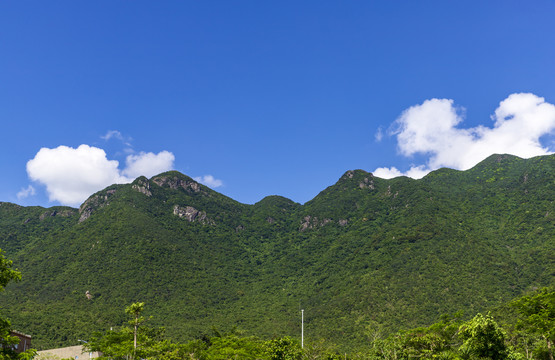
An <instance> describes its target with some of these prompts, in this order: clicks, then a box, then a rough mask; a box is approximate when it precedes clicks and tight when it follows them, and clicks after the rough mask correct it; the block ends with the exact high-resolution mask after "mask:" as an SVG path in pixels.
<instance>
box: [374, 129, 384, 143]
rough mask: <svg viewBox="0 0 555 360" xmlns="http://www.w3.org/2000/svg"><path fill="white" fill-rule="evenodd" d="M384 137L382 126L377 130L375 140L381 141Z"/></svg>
mask: <svg viewBox="0 0 555 360" xmlns="http://www.w3.org/2000/svg"><path fill="white" fill-rule="evenodd" d="M382 139H383V129H382V127H381V126H380V127H379V128H378V130H377V131H376V133H375V134H374V140H376V142H380V141H382Z"/></svg>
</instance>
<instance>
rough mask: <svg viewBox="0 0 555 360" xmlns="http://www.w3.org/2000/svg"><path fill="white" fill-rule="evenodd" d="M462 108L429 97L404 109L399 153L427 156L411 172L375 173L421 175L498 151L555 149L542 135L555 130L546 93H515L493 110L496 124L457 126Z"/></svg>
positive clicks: (526, 153) (525, 153)
mask: <svg viewBox="0 0 555 360" xmlns="http://www.w3.org/2000/svg"><path fill="white" fill-rule="evenodd" d="M463 113H464V109H462V108H457V107H455V106H454V105H453V100H448V99H431V100H426V101H424V102H423V103H422V104H421V105H415V106H412V107H410V108H409V109H407V110H405V111H404V112H403V113H402V114H401V116H400V117H399V118H398V119H397V120H396V121H395V123H394V126H393V129H394V130H393V131H392V134H393V135H396V137H397V145H398V149H399V152H400V154H402V155H404V156H407V157H410V156H412V155H415V154H423V155H426V156H428V160H427V162H426V164H422V165H417V166H413V167H412V168H411V169H409V170H408V171H406V172H401V171H400V170H398V169H396V168H394V167H393V168H378V169H376V170H375V172H374V173H375V174H376V176H379V177H383V178H392V177H396V176H400V175H406V176H410V177H413V178H421V177H423V176H424V175H426V174H427V173H428V172H430V171H432V170H436V169H438V168H440V167H449V168H453V169H458V170H467V169H469V168H471V167H472V166H474V165H476V164H477V163H478V162H480V161H482V160H483V159H485V158H486V157H488V156H489V155H491V154H494V153H507V154H512V155H516V156H519V157H523V158H529V157H532V156H539V155H547V154H550V153H552V151H551V150H550V149H549V148H548V147H545V146H543V145H542V144H541V141H540V139H541V138H542V137H543V136H546V135H550V134H553V133H554V132H555V106H554V105H552V104H550V103H547V102H545V99H544V98H542V97H538V96H536V95H534V94H530V93H520V94H512V95H510V96H509V97H507V98H506V99H505V100H503V101H501V102H500V103H499V106H498V108H497V109H496V110H495V113H494V115H492V120H493V127H491V128H490V127H485V126H478V127H474V128H467V129H464V128H460V127H458V125H460V124H461V123H462V121H463V117H464V114H463ZM378 174H379V175H378Z"/></svg>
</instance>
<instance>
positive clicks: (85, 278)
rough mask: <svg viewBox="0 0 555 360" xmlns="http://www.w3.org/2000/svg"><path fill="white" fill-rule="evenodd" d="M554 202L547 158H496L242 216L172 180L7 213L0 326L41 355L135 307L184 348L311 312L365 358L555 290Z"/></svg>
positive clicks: (283, 202) (238, 207) (343, 182)
mask: <svg viewBox="0 0 555 360" xmlns="http://www.w3.org/2000/svg"><path fill="white" fill-rule="evenodd" d="M554 200H555V156H554V155H550V156H543V157H536V158H532V159H526V160H525V159H520V158H517V157H514V156H509V155H493V156H491V157H489V158H488V159H486V160H485V161H483V162H481V163H480V164H478V165H477V166H475V167H474V168H472V169H470V170H468V171H455V170H449V169H441V170H438V171H434V172H432V173H430V174H429V175H427V176H426V177H424V178H423V179H420V180H413V179H409V178H406V177H400V178H395V179H391V180H384V179H380V178H376V177H374V176H372V174H370V173H367V172H365V171H362V170H354V171H347V172H346V173H345V174H344V175H343V176H342V177H341V178H340V179H339V180H338V181H337V183H336V184H334V185H332V186H330V187H328V188H327V189H325V190H324V191H322V192H321V193H320V194H319V195H318V196H316V197H315V198H314V199H313V200H311V201H309V202H307V203H306V204H304V205H301V204H297V203H295V202H293V201H291V200H289V199H286V198H283V197H279V196H269V197H266V198H264V199H262V200H261V201H260V202H258V203H256V204H254V205H246V204H241V203H239V202H237V201H234V200H233V199H230V198H228V197H226V196H224V195H222V194H220V193H218V192H215V191H213V190H211V189H209V188H207V187H205V186H203V185H201V184H198V183H197V182H195V181H194V180H193V179H191V178H189V177H187V176H185V175H183V174H180V173H178V172H167V173H163V174H160V175H157V176H154V177H153V178H151V179H147V178H144V177H141V178H138V179H136V180H135V181H134V182H133V183H132V184H128V185H113V186H110V187H108V188H106V189H104V190H102V191H100V192H98V193H96V194H94V195H92V196H91V197H90V198H89V199H88V200H87V201H86V202H85V203H84V204H83V205H82V206H81V207H80V208H79V209H73V208H69V207H52V208H42V207H21V206H18V205H15V204H11V203H0V249H3V250H4V251H5V253H6V257H7V258H9V259H11V260H13V262H14V265H15V267H16V268H17V269H18V270H20V271H21V272H22V276H23V278H22V281H20V282H18V283H12V284H10V285H8V287H7V288H6V291H5V292H3V293H2V294H0V301H1V304H2V313H3V314H4V315H6V316H7V317H9V318H10V319H11V320H12V324H13V326H14V328H17V329H18V330H20V331H22V332H25V333H29V334H31V335H32V336H33V343H34V345H35V346H38V347H39V348H47V347H55V346H63V345H69V344H75V343H76V341H77V339H78V338H82V337H84V336H87V335H88V334H90V333H91V332H92V331H93V330H106V329H108V328H110V326H114V325H118V324H121V323H122V322H123V321H124V314H122V312H121V309H122V308H123V307H125V306H126V305H128V304H130V303H132V302H137V301H141V302H145V303H146V304H147V306H148V309H149V314H152V315H154V319H153V320H152V321H153V322H154V325H156V322H157V323H158V324H164V326H166V329H167V333H168V335H169V336H170V337H172V338H174V339H176V340H188V339H192V338H195V337H199V336H202V335H203V334H206V333H208V332H209V331H211V329H212V328H213V327H216V328H218V329H222V330H226V329H230V328H232V327H238V328H240V329H243V330H245V331H246V332H247V333H249V334H256V335H258V336H265V337H268V338H270V337H272V336H282V335H291V336H298V334H300V326H301V324H300V309H304V318H305V336H307V337H312V338H313V339H316V338H325V339H329V340H331V341H334V342H336V343H342V344H352V345H353V346H356V345H359V344H362V343H363V342H364V341H366V340H365V339H366V337H367V334H366V332H367V329H368V328H369V327H374V326H380V327H383V329H385V331H396V330H398V329H403V328H405V329H408V328H412V327H415V326H420V325H427V324H429V323H431V322H433V321H435V320H436V319H437V318H438V317H439V316H440V315H441V314H444V313H454V312H456V311H459V310H463V311H464V312H465V314H468V316H473V315H474V314H475V313H476V312H478V311H484V310H487V309H489V308H491V307H494V306H496V305H499V304H502V303H505V302H507V301H509V300H511V299H513V298H515V297H517V296H519V295H521V294H522V293H524V292H525V291H528V290H531V289H534V288H537V287H542V286H553V285H555V206H554ZM87 292H88V296H87V295H86V293H87Z"/></svg>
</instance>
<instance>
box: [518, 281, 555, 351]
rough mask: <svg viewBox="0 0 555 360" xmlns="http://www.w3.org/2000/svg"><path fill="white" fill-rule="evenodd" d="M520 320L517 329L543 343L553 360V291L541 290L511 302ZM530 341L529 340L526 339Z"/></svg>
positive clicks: (554, 332)
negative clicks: (539, 339) (537, 338)
mask: <svg viewBox="0 0 555 360" xmlns="http://www.w3.org/2000/svg"><path fill="white" fill-rule="evenodd" d="M513 306H514V307H516V309H517V311H518V313H519V314H520V315H521V318H520V319H519V322H518V328H519V329H524V330H526V333H527V334H531V335H535V336H537V337H540V338H541V339H543V340H544V341H545V345H546V349H547V353H548V355H549V358H550V359H551V360H553V343H554V342H555V291H554V290H552V289H551V290H550V289H548V288H543V289H540V290H538V291H537V292H535V293H532V294H529V295H526V296H523V297H521V298H520V299H518V300H516V301H514V302H513ZM528 341H530V338H528Z"/></svg>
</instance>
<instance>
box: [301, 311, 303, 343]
mask: <svg viewBox="0 0 555 360" xmlns="http://www.w3.org/2000/svg"><path fill="white" fill-rule="evenodd" d="M301 348H302V349H304V309H303V310H301Z"/></svg>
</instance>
